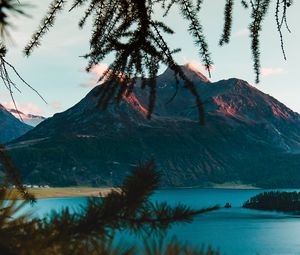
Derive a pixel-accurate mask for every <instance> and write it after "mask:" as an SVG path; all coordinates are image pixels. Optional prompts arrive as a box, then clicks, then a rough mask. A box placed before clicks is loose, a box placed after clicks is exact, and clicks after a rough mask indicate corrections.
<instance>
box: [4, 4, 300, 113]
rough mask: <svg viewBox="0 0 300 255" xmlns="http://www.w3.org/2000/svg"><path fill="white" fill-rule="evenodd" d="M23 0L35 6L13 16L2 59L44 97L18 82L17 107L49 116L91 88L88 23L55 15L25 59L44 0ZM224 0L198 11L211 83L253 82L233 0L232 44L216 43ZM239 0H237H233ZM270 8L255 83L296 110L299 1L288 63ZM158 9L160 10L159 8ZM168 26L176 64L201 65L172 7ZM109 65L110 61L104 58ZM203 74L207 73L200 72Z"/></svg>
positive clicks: (243, 21) (292, 16)
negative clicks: (86, 56)
mask: <svg viewBox="0 0 300 255" xmlns="http://www.w3.org/2000/svg"><path fill="white" fill-rule="evenodd" d="M37 2H38V1H29V0H28V1H27V3H34V5H35V6H36V7H35V8H34V9H28V12H30V13H31V15H32V18H31V19H28V18H18V19H15V20H13V23H14V24H15V28H14V29H13V30H11V31H10V32H11V35H12V38H13V40H14V42H9V41H8V42H7V43H8V46H9V54H8V57H7V60H8V61H10V62H11V63H13V64H14V65H15V67H16V68H17V69H18V71H19V72H20V74H22V76H23V77H24V78H25V79H26V80H27V81H28V82H29V83H30V84H31V85H32V86H33V87H34V88H36V89H37V90H38V91H39V92H40V93H41V94H42V95H43V96H44V97H45V98H46V100H47V102H48V105H46V104H44V103H43V101H41V100H40V99H39V98H38V97H37V96H36V95H35V94H34V93H33V92H32V91H30V90H29V89H27V88H26V87H25V86H23V85H22V87H21V89H22V94H21V95H19V94H18V93H17V92H16V93H15V97H16V99H17V102H18V105H19V108H20V109H21V110H23V111H25V112H30V113H35V114H42V115H45V116H51V115H52V114H53V113H55V112H60V111H63V110H66V109H67V108H69V107H71V106H72V105H74V104H75V103H76V102H78V101H79V100H80V99H81V98H83V97H84V96H85V95H86V94H87V93H88V92H89V90H90V89H91V88H90V87H89V85H91V84H93V83H94V82H95V81H96V80H97V79H96V78H97V77H96V75H95V74H87V73H85V71H84V68H85V65H86V60H85V59H82V58H80V57H79V56H80V55H83V54H84V53H87V52H88V47H89V45H88V40H89V35H90V26H87V27H86V28H85V29H83V30H79V29H78V25H77V23H78V17H79V16H80V15H81V14H82V12H80V11H76V12H73V13H68V12H64V13H63V15H60V16H59V18H58V19H57V22H56V25H55V26H54V28H53V29H52V30H51V31H50V32H49V33H48V34H47V35H46V36H45V38H44V39H43V41H42V46H41V47H40V48H38V49H36V50H35V52H34V53H33V54H32V56H31V57H29V58H26V57H24V55H23V53H22V49H23V47H24V45H25V44H26V42H27V41H28V40H29V39H30V36H31V33H32V32H33V31H34V30H35V28H36V27H37V25H38V24H39V21H40V19H41V18H42V16H43V13H44V12H45V10H46V7H47V5H48V3H49V2H50V1H49V0H43V1H39V2H40V3H37ZM224 2H225V1H224V0H210V1H205V2H204V8H203V9H202V11H201V15H202V20H203V22H202V23H203V27H204V31H205V34H206V36H207V40H208V43H209V46H210V51H211V52H212V57H213V60H214V63H215V65H214V70H213V72H212V78H211V80H212V81H217V80H220V79H227V78H231V77H236V78H240V79H244V80H247V81H248V82H249V83H251V84H252V85H255V84H254V78H255V76H254V72H253V70H252V59H251V51H250V47H249V46H250V40H249V37H248V34H247V27H248V23H249V15H248V12H247V11H245V10H243V9H242V8H241V7H240V5H239V3H236V6H235V7H236V8H235V11H234V19H235V22H234V26H233V36H232V39H231V43H230V44H229V45H226V46H224V47H219V46H218V41H219V37H220V35H221V33H222V27H223V5H224ZM236 2H238V1H236ZM274 8H275V6H272V8H271V10H272V11H270V13H269V15H268V17H267V19H266V20H265V23H264V31H263V33H262V40H261V41H262V45H261V49H262V57H261V59H262V67H263V73H264V74H265V76H262V77H261V83H260V84H258V85H255V86H256V87H257V88H258V89H260V90H262V91H264V92H265V93H268V94H270V95H272V96H274V97H275V98H277V99H279V100H280V101H282V102H283V103H284V104H286V105H287V106H288V107H290V108H291V109H292V110H294V111H297V112H300V100H299V95H300V82H299V72H300V70H299V59H300V51H299V48H298V47H299V45H300V30H299V28H297V24H299V21H300V16H299V14H298V13H299V11H300V4H299V2H298V1H295V4H294V6H293V7H292V8H289V10H288V11H289V12H290V13H289V24H290V27H291V30H292V34H288V33H284V35H285V43H286V52H287V56H288V61H284V60H283V57H282V53H281V50H280V43H279V39H278V34H277V32H276V24H275V20H274ZM158 12H159V10H158ZM167 22H168V24H170V26H171V27H172V28H173V29H174V30H176V34H175V35H173V36H172V37H168V41H169V43H170V45H171V46H172V47H173V48H177V47H180V48H182V52H181V53H179V54H177V55H176V57H175V58H176V60H177V61H178V62H179V63H180V64H184V63H186V62H193V63H196V64H197V63H200V58H199V56H198V55H197V48H195V47H194V44H193V41H192V38H191V37H190V36H189V35H188V33H187V32H186V28H187V23H186V22H184V21H183V20H182V18H181V17H180V15H178V11H177V9H174V11H173V12H172V13H171V15H170V16H169V17H168V18H167ZM104 63H109V59H107V60H106V61H104ZM204 74H206V73H204ZM0 102H1V103H3V104H5V105H8V104H9V102H10V99H9V96H8V93H7V92H6V91H5V89H4V87H3V86H2V87H1V88H0Z"/></svg>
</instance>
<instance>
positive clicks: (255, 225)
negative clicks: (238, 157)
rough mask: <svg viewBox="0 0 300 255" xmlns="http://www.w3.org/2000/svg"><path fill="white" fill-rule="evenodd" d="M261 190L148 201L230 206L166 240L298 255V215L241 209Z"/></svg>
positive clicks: (165, 194)
mask: <svg viewBox="0 0 300 255" xmlns="http://www.w3.org/2000/svg"><path fill="white" fill-rule="evenodd" d="M262 191H264V190H223V189H173V190H160V191H158V192H156V194H155V195H154V196H153V198H152V199H153V200H158V201H167V202H168V203H170V204H177V203H179V202H181V203H184V204H187V205H189V206H191V207H193V208H201V207H207V206H212V205H215V204H219V205H220V206H224V205H225V203H226V202H230V203H231V204H232V208H229V209H225V208H221V209H220V210H218V211H214V212H210V213H207V214H204V215H199V216H197V217H195V219H194V221H193V222H192V223H191V224H183V225H181V224H180V225H176V226H174V227H173V228H172V229H171V230H170V231H169V234H168V236H169V237H171V236H173V235H176V236H177V237H178V239H180V240H182V241H188V242H190V243H193V244H194V245H196V246H201V245H202V244H205V245H208V244H211V245H212V246H213V247H214V248H219V249H220V251H221V254H227V255H231V254H232V255H241V254H242V255H248V254H249V255H250V254H251V255H256V254H262V255H274V254H278V255H285V254H293V255H296V254H300V218H299V216H294V215H288V214H283V213H276V212H266V211H257V210H250V209H243V208H241V206H242V204H243V202H245V201H246V200H247V199H249V198H250V197H252V196H254V195H256V194H258V193H260V192H262ZM86 201H87V200H86V199H85V198H52V199H41V200H39V201H38V203H37V204H36V205H35V206H34V208H31V210H34V211H35V215H37V216H39V217H43V216H45V215H46V214H49V213H50V212H51V211H52V210H60V209H61V208H63V207H66V206H68V207H70V209H71V210H75V211H76V210H80V205H84V204H85V203H86Z"/></svg>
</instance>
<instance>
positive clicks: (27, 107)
mask: <svg viewBox="0 0 300 255" xmlns="http://www.w3.org/2000/svg"><path fill="white" fill-rule="evenodd" d="M2 105H3V106H4V107H5V108H7V109H15V106H14V104H13V102H12V101H9V102H3V103H2ZM17 108H18V110H19V111H21V112H23V113H25V114H35V115H43V114H44V111H43V110H42V109H41V108H40V107H39V106H37V105H36V104H34V103H17Z"/></svg>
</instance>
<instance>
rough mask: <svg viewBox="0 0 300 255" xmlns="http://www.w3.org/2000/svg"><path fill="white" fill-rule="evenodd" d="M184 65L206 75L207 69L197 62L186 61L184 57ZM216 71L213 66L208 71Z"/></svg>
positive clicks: (192, 60) (193, 60)
mask: <svg viewBox="0 0 300 255" xmlns="http://www.w3.org/2000/svg"><path fill="white" fill-rule="evenodd" d="M183 61H184V64H185V65H188V66H189V67H191V68H193V69H195V70H197V71H199V72H201V73H204V74H205V73H207V72H208V71H207V68H206V66H204V65H203V64H202V63H200V62H199V61H198V60H195V59H187V58H186V57H184V58H183ZM215 69H216V67H215V65H212V66H210V71H214V70H215Z"/></svg>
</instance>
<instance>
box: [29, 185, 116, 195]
mask: <svg viewBox="0 0 300 255" xmlns="http://www.w3.org/2000/svg"><path fill="white" fill-rule="evenodd" d="M111 190H112V188H92V187H64V188H29V189H28V191H29V192H30V193H31V194H33V195H34V196H35V197H36V198H55V197H99V196H105V195H106V194H107V193H108V192H109V191H111Z"/></svg>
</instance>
